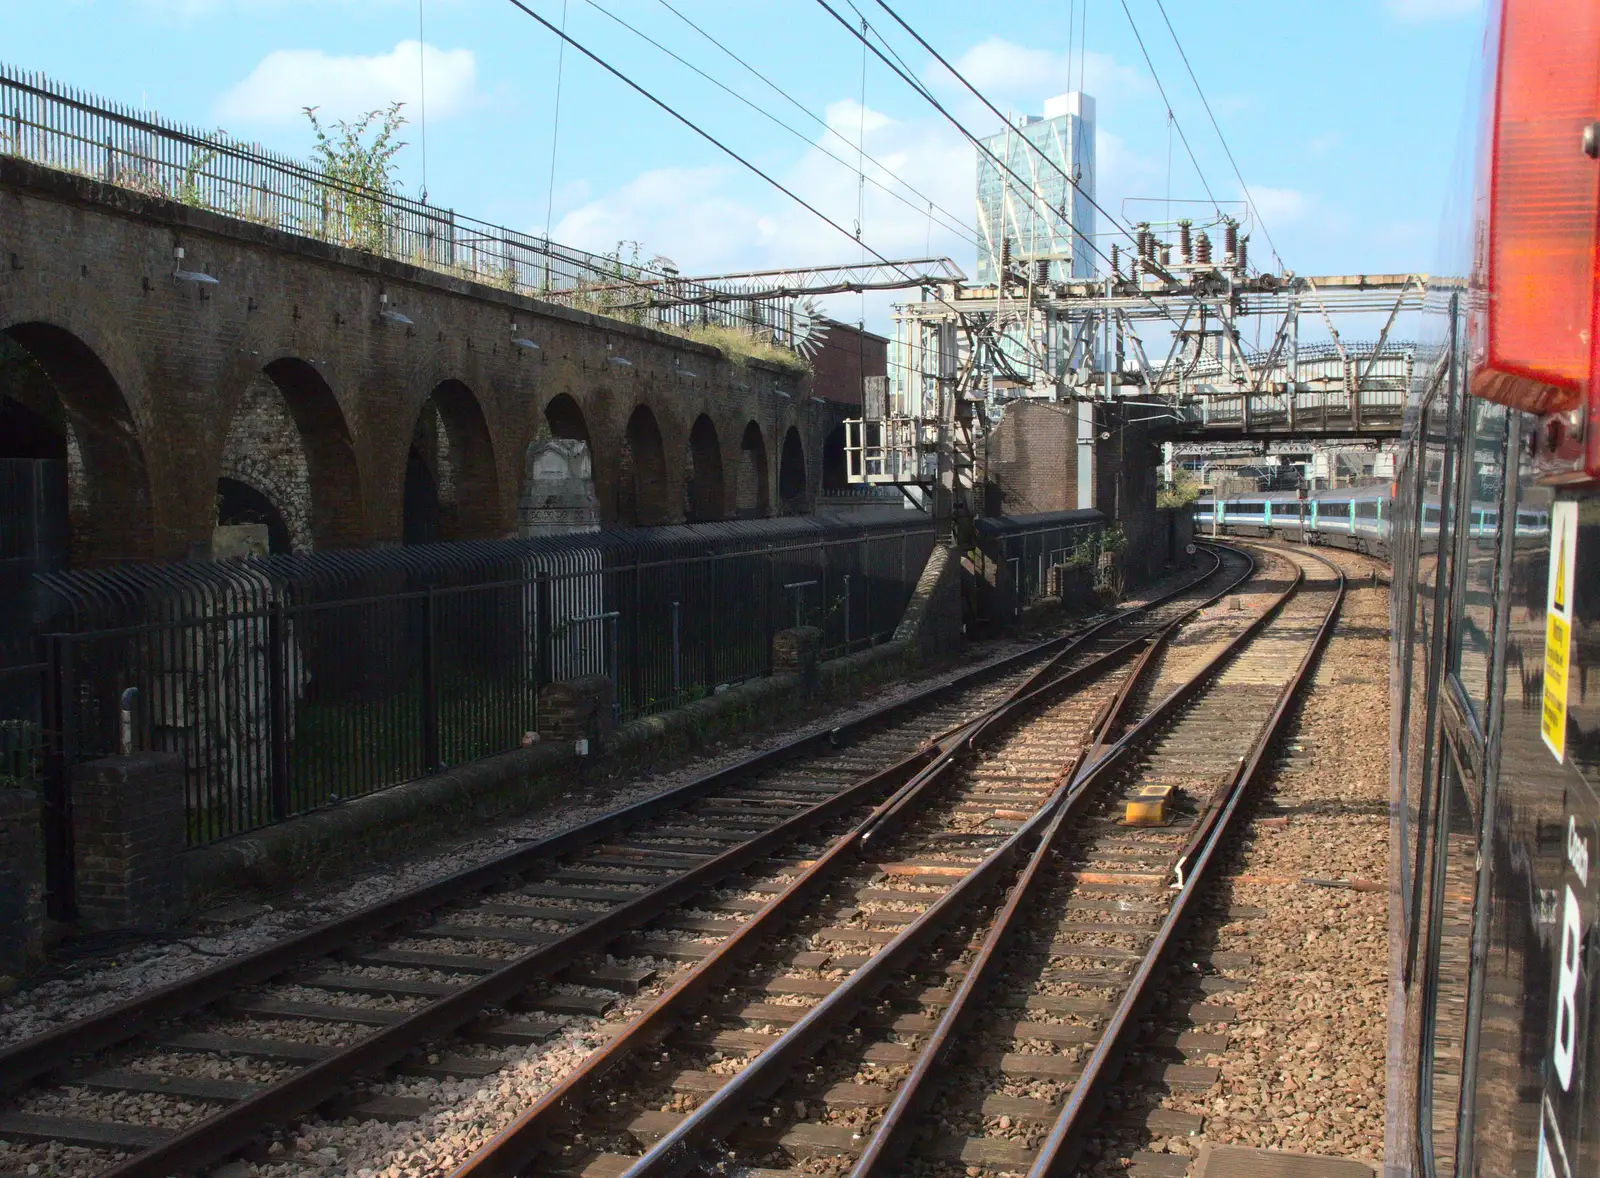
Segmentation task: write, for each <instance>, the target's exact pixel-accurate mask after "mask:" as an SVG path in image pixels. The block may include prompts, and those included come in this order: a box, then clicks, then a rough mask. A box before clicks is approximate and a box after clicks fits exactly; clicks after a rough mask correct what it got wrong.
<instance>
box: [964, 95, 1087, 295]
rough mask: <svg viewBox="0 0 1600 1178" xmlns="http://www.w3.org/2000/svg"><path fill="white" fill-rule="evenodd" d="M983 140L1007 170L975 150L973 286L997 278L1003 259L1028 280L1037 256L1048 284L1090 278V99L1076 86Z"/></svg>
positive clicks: (1034, 275)
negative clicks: (1040, 111) (1023, 272)
mask: <svg viewBox="0 0 1600 1178" xmlns="http://www.w3.org/2000/svg"><path fill="white" fill-rule="evenodd" d="M983 145H984V146H985V147H986V148H988V149H989V151H990V152H993V153H994V155H995V156H998V157H999V158H1000V159H1002V160H1004V161H1006V164H1007V165H1008V167H1009V168H1010V172H1005V171H1002V169H1001V168H1000V166H999V165H998V164H996V163H995V161H994V160H993V159H991V158H990V157H989V155H988V154H986V153H984V152H981V151H980V152H979V153H978V237H979V241H980V242H981V243H982V244H981V246H980V252H979V254H978V284H979V285H980V286H988V285H992V284H993V283H994V282H995V281H996V279H997V278H998V277H999V274H1000V266H1001V261H1002V258H1005V259H1006V260H1008V261H1009V262H1010V263H1011V264H1012V265H1013V266H1014V267H1017V268H1019V269H1025V270H1026V272H1027V273H1028V275H1029V276H1030V277H1032V278H1033V280H1034V281H1038V280H1039V278H1040V277H1041V272H1040V269H1039V263H1041V262H1043V263H1045V264H1046V266H1047V270H1046V271H1045V272H1044V275H1045V276H1047V278H1048V281H1051V282H1064V281H1066V280H1068V279H1070V278H1092V277H1093V276H1094V270H1095V267H1094V253H1093V251H1092V250H1091V249H1090V248H1089V241H1090V239H1091V238H1092V236H1093V234H1094V207H1093V206H1092V205H1091V204H1090V203H1089V198H1092V197H1093V196H1094V170H1095V169H1094V99H1093V98H1091V97H1090V96H1089V95H1087V94H1084V93H1083V92H1081V91H1078V90H1074V91H1073V92H1072V93H1070V94H1062V95H1060V96H1059V97H1056V98H1051V99H1048V100H1046V102H1045V104H1044V117H1043V118H1040V117H1038V116H1037V115H1022V116H1020V117H1019V118H1018V119H1017V120H1016V122H1015V123H1013V124H1012V125H1011V126H1008V127H1007V128H1006V129H1005V130H1004V131H1001V132H999V133H998V134H996V135H991V136H989V137H988V138H987V139H985V140H983ZM1041 154H1042V155H1043V156H1045V157H1046V158H1048V159H1049V160H1051V161H1053V162H1054V163H1055V165H1056V167H1055V168H1052V167H1051V166H1050V165H1049V164H1047V163H1045V162H1044V160H1043V159H1041V158H1040V156H1041ZM1057 168H1059V169H1060V171H1057V170H1056V169H1057ZM1063 172H1064V173H1066V175H1067V176H1071V177H1072V178H1073V179H1074V180H1075V181H1077V184H1078V189H1074V188H1073V187H1072V185H1070V184H1068V183H1067V181H1066V179H1065V177H1064V176H1063V175H1062V173H1063ZM1012 173H1015V175H1013V174H1012ZM1018 177H1020V178H1021V182H1019V181H1018V179H1017V178H1018ZM1079 189H1081V191H1080V190H1079Z"/></svg>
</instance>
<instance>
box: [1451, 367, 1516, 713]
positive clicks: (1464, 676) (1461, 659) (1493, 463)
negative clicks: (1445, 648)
mask: <svg viewBox="0 0 1600 1178" xmlns="http://www.w3.org/2000/svg"><path fill="white" fill-rule="evenodd" d="M1467 412H1468V413H1469V414H1470V415H1471V417H1472V418H1473V419H1474V420H1473V421H1472V422H1471V428H1470V429H1469V431H1468V436H1469V437H1471V438H1472V447H1471V453H1470V454H1468V453H1465V452H1463V454H1462V455H1461V463H1462V471H1461V477H1462V478H1463V479H1465V480H1466V484H1467V488H1466V490H1467V498H1468V501H1469V503H1470V504H1471V515H1470V517H1469V518H1470V519H1471V525H1470V526H1469V527H1468V529H1467V535H1466V536H1465V537H1463V538H1462V540H1463V543H1464V545H1465V552H1464V557H1465V560H1464V563H1463V566H1462V577H1461V584H1460V585H1459V586H1458V587H1457V594H1458V596H1459V599H1460V603H1461V615H1460V619H1459V624H1458V625H1457V626H1456V627H1455V631H1454V637H1453V646H1454V649H1453V650H1452V651H1451V652H1450V669H1451V671H1452V672H1453V673H1454V674H1455V675H1456V677H1457V679H1458V680H1459V681H1460V683H1461V688H1462V690H1463V691H1464V692H1465V694H1466V696H1467V699H1468V700H1469V701H1471V703H1472V707H1473V710H1474V711H1475V712H1476V713H1477V717H1478V723H1479V724H1480V725H1483V726H1487V723H1488V717H1487V715H1486V712H1487V710H1488V707H1487V705H1488V700H1489V663H1490V655H1491V652H1492V651H1493V649H1494V617H1495V591H1494V587H1495V572H1496V569H1497V568H1498V567H1499V552H1500V542H1499V535H1498V532H1499V526H1498V525H1499V520H1500V512H1499V509H1498V507H1497V506H1496V505H1497V504H1498V503H1499V502H1500V499H1501V496H1502V495H1503V494H1504V491H1505V463H1506V420H1507V413H1506V409H1505V407H1504V406H1501V405H1494V404H1491V403H1489V402H1487V401H1479V400H1477V399H1472V400H1471V401H1470V402H1469V403H1468V406H1467Z"/></svg>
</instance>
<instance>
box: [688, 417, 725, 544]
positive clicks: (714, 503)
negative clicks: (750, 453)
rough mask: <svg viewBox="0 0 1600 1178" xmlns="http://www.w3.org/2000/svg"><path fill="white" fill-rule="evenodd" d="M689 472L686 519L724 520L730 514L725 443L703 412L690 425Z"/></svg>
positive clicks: (698, 521) (692, 521) (694, 520)
mask: <svg viewBox="0 0 1600 1178" xmlns="http://www.w3.org/2000/svg"><path fill="white" fill-rule="evenodd" d="M684 457H685V459H686V464H687V474H686V477H685V478H684V482H683V501H684V511H683V514H684V518H685V519H687V520H688V521H689V522H690V523H704V522H707V521H710V520H718V519H722V518H723V516H725V515H726V514H727V489H726V485H725V481H724V479H723V473H722V470H723V468H722V443H721V442H720V441H719V440H718V438H717V427H716V426H715V425H714V424H712V421H711V418H710V417H708V416H707V415H706V414H704V413H702V414H700V416H699V417H696V418H695V419H694V425H692V426H691V427H690V428H689V445H688V448H687V450H686V451H685V455H684Z"/></svg>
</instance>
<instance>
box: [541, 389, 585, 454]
mask: <svg viewBox="0 0 1600 1178" xmlns="http://www.w3.org/2000/svg"><path fill="white" fill-rule="evenodd" d="M544 424H545V428H546V429H548V430H549V431H550V436H551V437H552V438H568V439H570V440H572V441H574V442H582V443H583V444H584V445H586V446H589V447H590V449H591V450H592V449H593V448H594V447H593V444H592V443H591V442H590V440H589V419H588V418H587V417H585V416H584V412H583V406H581V405H579V404H578V401H577V399H576V398H575V397H573V396H572V394H571V393H557V394H556V395H555V396H553V397H551V398H550V400H549V401H547V402H546V403H545V407H544Z"/></svg>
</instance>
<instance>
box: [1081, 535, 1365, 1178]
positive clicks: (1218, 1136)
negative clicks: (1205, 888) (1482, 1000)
mask: <svg viewBox="0 0 1600 1178" xmlns="http://www.w3.org/2000/svg"><path fill="white" fill-rule="evenodd" d="M1319 551H1320V552H1321V554H1322V555H1325V556H1327V557H1328V558H1329V559H1331V560H1333V561H1335V562H1336V563H1337V564H1339V565H1340V566H1341V567H1342V568H1343V569H1344V571H1345V574H1346V576H1347V577H1349V578H1350V584H1349V588H1348V591H1347V594H1346V597H1345V603H1344V608H1343V612H1342V614H1341V617H1340V621H1339V625H1338V628H1337V629H1336V631H1335V633H1334V635H1333V638H1332V640H1331V642H1330V644H1329V646H1328V648H1327V651H1326V652H1325V654H1324V656H1323V658H1322V660H1321V662H1320V664H1319V666H1318V668H1317V671H1316V675H1315V678H1314V680H1313V682H1312V684H1311V686H1310V688H1309V690H1308V691H1307V692H1306V695H1305V697H1304V702H1303V704H1302V706H1301V708H1300V709H1299V715H1298V719H1297V720H1296V721H1295V722H1294V724H1293V726H1292V728H1291V729H1290V731H1289V733H1288V734H1287V736H1286V738H1285V739H1284V741H1283V743H1282V745H1281V747H1280V749H1279V755H1278V759H1277V761H1276V762H1275V769H1276V771H1275V772H1274V774H1273V775H1272V777H1271V779H1270V781H1269V782H1268V783H1267V788H1265V789H1264V790H1262V791H1260V793H1259V794H1258V796H1257V797H1256V798H1254V799H1252V800H1251V801H1250V802H1248V803H1247V810H1246V811H1245V812H1244V813H1242V814H1241V818H1244V819H1246V822H1245V824H1244V825H1243V827H1242V828H1240V829H1239V833H1240V835H1241V836H1242V837H1240V838H1239V839H1238V841H1237V845H1236V849H1235V850H1234V851H1233V852H1232V854H1231V855H1230V857H1229V860H1228V861H1227V863H1226V864H1225V865H1224V871H1225V872H1226V876H1225V878H1222V879H1219V880H1218V882H1217V885H1216V886H1215V889H1214V892H1213V894H1212V895H1211V896H1210V897H1207V904H1206V908H1207V910H1208V911H1209V912H1210V913H1211V914H1212V916H1210V917H1208V918H1207V919H1206V920H1205V922H1204V923H1205V927H1204V928H1203V929H1199V930H1197V931H1196V932H1195V934H1194V935H1193V937H1192V938H1191V941H1190V942H1189V944H1188V945H1187V949H1188V952H1186V953H1183V954H1182V955H1181V956H1180V959H1179V960H1180V961H1183V960H1189V961H1192V960H1195V959H1197V958H1202V957H1203V956H1204V955H1206V954H1208V953H1213V952H1215V953H1226V954H1230V955H1233V954H1243V955H1245V956H1244V957H1243V958H1239V959H1238V960H1245V961H1248V962H1249V964H1247V965H1244V966H1241V967H1239V968H1222V969H1214V970H1210V971H1207V976H1206V977H1204V978H1203V977H1202V975H1201V973H1200V972H1199V971H1196V970H1193V969H1192V968H1187V967H1183V966H1180V967H1179V968H1178V969H1177V970H1175V971H1174V972H1175V975H1176V976H1174V978H1173V979H1172V981H1171V983H1170V985H1169V988H1168V991H1167V993H1168V995H1169V996H1170V998H1171V999H1172V1000H1173V1002H1174V1003H1175V1004H1176V1003H1186V1002H1194V1001H1197V1000H1201V999H1202V998H1204V1000H1207V1001H1210V1002H1214V1003H1226V1004H1227V1005H1230V1006H1232V1007H1233V1008H1234V1010H1235V1012H1236V1014H1235V1017H1234V1019H1233V1021H1232V1022H1231V1023H1230V1024H1228V1025H1227V1026H1225V1027H1218V1028H1215V1029H1217V1030H1225V1031H1226V1033H1227V1037H1228V1047H1227V1049H1226V1051H1225V1052H1220V1053H1216V1054H1211V1055H1207V1056H1204V1057H1199V1058H1192V1059H1189V1060H1187V1061H1186V1062H1189V1063H1193V1064H1204V1065H1208V1066H1212V1067H1216V1068H1217V1069H1219V1073H1220V1075H1219V1079H1218V1081H1217V1082H1216V1083H1215V1084H1213V1085H1212V1086H1211V1087H1210V1088H1209V1089H1208V1090H1205V1091H1202V1092H1182V1091H1173V1092H1167V1091H1165V1090H1162V1089H1160V1088H1156V1087H1154V1086H1149V1085H1143V1086H1141V1085H1137V1084H1125V1085H1119V1086H1118V1088H1117V1090H1116V1092H1115V1093H1114V1094H1113V1096H1112V1100H1113V1102H1114V1103H1116V1104H1122V1105H1127V1106H1132V1107H1136V1108H1137V1107H1161V1108H1165V1109H1170V1110H1174V1111H1177V1112H1182V1113H1189V1114H1198V1115H1199V1116H1201V1117H1202V1118H1203V1128H1202V1130H1201V1133H1200V1134H1199V1135H1197V1136H1164V1135H1162V1134H1160V1133H1153V1132H1151V1131H1149V1130H1148V1129H1138V1130H1129V1131H1125V1132H1121V1133H1117V1134H1112V1135H1108V1136H1106V1137H1104V1138H1101V1139H1100V1140H1099V1141H1098V1142H1097V1143H1096V1146H1097V1156H1096V1158H1095V1161H1094V1164H1093V1165H1092V1167H1090V1169H1091V1170H1092V1172H1094V1173H1097V1174H1122V1173H1130V1172H1131V1173H1132V1174H1135V1175H1138V1174H1140V1173H1141V1172H1148V1173H1152V1174H1153V1173H1155V1172H1157V1170H1163V1168H1162V1167H1161V1166H1160V1165H1159V1164H1158V1163H1156V1162H1155V1160H1154V1159H1152V1158H1150V1154H1152V1153H1153V1154H1177V1155H1187V1156H1188V1157H1189V1158H1191V1159H1192V1158H1193V1157H1195V1156H1196V1155H1197V1154H1198V1152H1199V1150H1200V1147H1201V1145H1202V1144H1205V1143H1210V1144H1211V1145H1238V1146H1251V1147H1257V1148H1271V1149H1282V1150H1291V1151H1296V1152H1302V1153H1311V1154H1322V1155H1330V1156H1336V1157H1347V1158H1352V1159H1360V1160H1362V1161H1366V1162H1370V1163H1373V1164H1375V1165H1376V1164H1378V1163H1379V1162H1380V1161H1381V1158H1382V1152H1383V1115H1384V1056H1385V1042H1386V1006H1385V1004H1386V1001H1387V993H1388V989H1387V988H1388V916H1387V909H1386V905H1387V899H1388V895H1387V891H1386V889H1385V888H1384V886H1383V884H1384V880H1385V879H1386V878H1387V873H1388V791H1389V730H1388V725H1387V723H1386V716H1387V713H1388V708H1389V649H1388V640H1389V621H1388V588H1387V586H1386V585H1384V584H1379V585H1377V586H1371V585H1369V583H1368V580H1367V577H1368V573H1369V572H1370V571H1371V570H1372V569H1374V568H1375V567H1376V568H1379V569H1382V568H1383V566H1382V565H1379V564H1378V562H1376V561H1374V560H1372V559H1371V558H1367V557H1362V556H1358V555H1356V554H1352V553H1344V552H1341V551H1339V550H1332V549H1322V550H1319ZM1202 982H1204V983H1205V986H1206V990H1209V991H1210V992H1209V993H1208V994H1207V993H1205V992H1204V991H1203V990H1202V988H1201V986H1202ZM1207 1029H1211V1028H1207ZM1192 1171H1193V1167H1192V1164H1191V1166H1190V1172H1191V1173H1192ZM1163 1172H1173V1173H1176V1172H1179V1171H1176V1170H1172V1171H1166V1170H1163Z"/></svg>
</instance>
